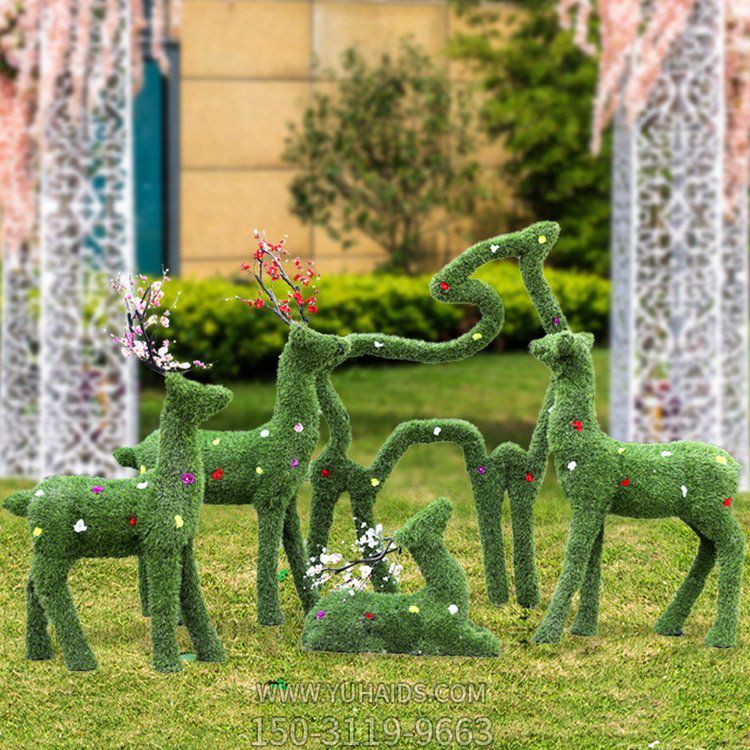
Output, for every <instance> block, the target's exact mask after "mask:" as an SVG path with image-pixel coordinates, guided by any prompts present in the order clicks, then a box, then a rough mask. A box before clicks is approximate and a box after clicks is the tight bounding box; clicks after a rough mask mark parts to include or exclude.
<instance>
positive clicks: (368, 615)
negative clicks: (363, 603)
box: [365, 612, 375, 620]
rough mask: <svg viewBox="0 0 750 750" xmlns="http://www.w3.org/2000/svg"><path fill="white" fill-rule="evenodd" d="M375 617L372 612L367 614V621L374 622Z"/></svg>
mask: <svg viewBox="0 0 750 750" xmlns="http://www.w3.org/2000/svg"><path fill="white" fill-rule="evenodd" d="M374 617H375V615H374V614H373V613H372V612H365V619H367V620H372V619H373V618H374Z"/></svg>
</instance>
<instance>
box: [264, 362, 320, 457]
mask: <svg viewBox="0 0 750 750" xmlns="http://www.w3.org/2000/svg"><path fill="white" fill-rule="evenodd" d="M271 422H272V424H273V425H274V426H275V427H276V428H277V429H278V430H279V431H280V434H282V435H287V434H288V435H289V436H290V437H293V438H294V446H295V451H296V453H295V456H296V457H297V458H298V459H299V460H300V461H302V460H303V458H305V457H307V458H309V456H310V454H312V452H313V450H314V449H315V446H316V444H317V442H318V434H319V428H320V408H319V404H318V394H317V389H316V376H315V375H314V374H312V373H308V372H305V371H303V370H300V368H299V367H297V366H296V365H295V364H294V362H293V361H292V360H291V358H290V357H287V352H286V351H284V352H283V353H282V355H281V358H280V359H279V370H278V376H277V378H276V405H275V406H274V410H273V417H272V418H271ZM300 427H301V429H300Z"/></svg>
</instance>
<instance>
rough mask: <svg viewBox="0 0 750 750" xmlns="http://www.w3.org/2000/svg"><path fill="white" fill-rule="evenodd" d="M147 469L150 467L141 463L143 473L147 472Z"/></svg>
mask: <svg viewBox="0 0 750 750" xmlns="http://www.w3.org/2000/svg"><path fill="white" fill-rule="evenodd" d="M147 471H148V469H147V468H146V467H145V466H144V465H143V464H141V468H140V472H141V474H145V473H146V472H147Z"/></svg>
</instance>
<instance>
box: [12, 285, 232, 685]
mask: <svg viewBox="0 0 750 750" xmlns="http://www.w3.org/2000/svg"><path fill="white" fill-rule="evenodd" d="M164 280H168V279H167V277H166V274H165V278H164ZM137 283H138V282H136V281H135V280H133V279H132V278H131V279H130V283H129V285H126V284H122V283H120V282H119V281H118V282H116V283H115V284H114V286H115V288H116V290H117V291H118V292H119V293H120V295H121V296H122V298H123V299H124V301H125V303H126V306H127V310H128V313H127V320H128V324H127V329H126V331H125V334H124V335H123V336H122V337H119V336H115V337H113V338H114V339H115V341H116V343H117V344H118V345H119V346H121V348H122V351H123V353H124V354H125V355H126V356H135V357H136V358H137V359H138V360H140V361H141V362H143V363H144V364H145V365H146V366H147V367H148V368H150V369H151V370H153V371H154V372H157V373H158V374H160V375H163V376H164V378H165V385H166V398H165V400H164V407H163V409H162V412H161V418H160V425H161V429H160V439H159V444H158V447H157V452H156V455H155V457H154V461H153V462H152V467H151V469H150V470H149V471H147V472H145V473H143V474H142V475H141V476H139V477H136V478H133V479H114V480H113V479H103V478H101V477H86V476H53V477H48V478H47V479H45V480H44V481H42V482H41V483H39V484H38V485H37V486H36V487H35V488H33V489H32V490H27V491H23V492H16V493H15V494H13V495H11V496H10V497H8V498H7V499H6V501H5V507H6V508H7V509H8V510H10V511H11V512H12V513H15V514H16V515H19V516H25V517H26V519H27V521H28V526H29V531H30V533H31V538H32V542H33V545H34V552H33V558H32V564H31V574H30V576H29V581H28V585H27V589H26V592H27V626H26V656H27V658H28V659H34V660H44V659H51V658H52V656H53V650H52V643H51V641H50V637H49V633H48V632H47V624H48V622H51V623H52V625H53V626H54V628H55V631H56V633H57V637H58V639H59V642H60V646H61V648H62V651H63V656H64V659H65V664H66V666H67V667H68V669H70V670H74V671H85V670H91V669H95V668H96V658H95V657H94V654H93V652H92V651H91V648H90V646H89V644H88V642H87V640H86V636H85V635H84V633H83V630H82V628H81V624H80V622H79V620H78V615H77V613H76V609H75V606H74V604H73V600H72V599H71V596H70V591H69V590H68V584H67V578H68V573H69V571H70V569H71V568H72V567H73V565H74V564H75V562H76V561H77V560H79V559H81V558H86V557H128V556H137V557H138V559H139V565H140V569H141V570H142V571H143V572H144V576H145V580H147V586H146V587H144V589H143V591H144V592H148V597H149V607H150V611H151V614H152V620H151V626H152V640H153V663H154V667H155V668H156V669H157V670H159V671H161V672H176V671H178V670H179V669H181V661H180V654H179V651H178V648H177V641H176V637H175V631H176V627H177V624H178V620H179V617H180V613H181V614H182V618H183V621H184V623H185V625H186V626H187V628H188V631H189V633H190V637H191V639H192V641H193V645H194V647H195V650H196V654H197V656H198V659H199V660H201V661H212V662H219V661H224V658H225V657H224V650H223V648H222V645H221V642H220V641H219V638H218V635H217V633H216V630H215V629H214V626H213V625H212V623H211V620H210V618H209V615H208V613H207V611H206V606H205V603H204V601H203V596H202V593H201V588H200V582H199V578H198V571H197V567H196V562H195V556H194V553H193V539H194V538H195V534H196V532H197V530H198V511H199V509H200V505H201V501H202V499H203V489H204V483H205V479H204V471H203V455H202V452H201V450H200V448H199V445H198V425H199V424H201V423H202V422H204V421H206V420H208V419H209V418H210V417H212V416H213V415H215V414H216V413H218V412H219V411H221V410H222V409H223V408H224V407H225V406H226V405H227V404H228V403H229V402H230V401H231V398H232V394H231V392H230V391H228V390H227V389H226V388H222V387H220V386H215V385H201V384H200V383H196V382H194V381H191V380H188V379H187V378H186V377H185V376H184V374H183V373H184V372H185V371H187V370H188V369H190V367H191V365H190V364H189V363H181V362H177V361H176V360H175V359H174V357H173V356H172V355H171V354H170V352H169V341H164V342H162V343H161V344H160V345H159V344H157V342H156V339H155V337H154V333H153V331H154V329H155V328H156V327H157V325H158V323H159V322H160V321H161V322H162V323H163V324H164V323H168V317H169V315H168V313H169V311H166V312H162V313H161V314H157V313H156V310H157V308H158V307H159V306H160V303H161V300H162V297H163V294H164V292H163V289H162V284H163V281H160V282H155V283H153V284H148V285H146V284H145V280H144V279H143V278H142V277H141V282H140V283H141V286H140V287H139V288H136V286H137ZM193 365H194V366H198V367H203V366H204V365H203V364H202V363H200V362H198V361H197V360H196V361H195V362H194V363H193Z"/></svg>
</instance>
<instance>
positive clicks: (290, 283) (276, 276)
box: [235, 229, 320, 326]
mask: <svg viewBox="0 0 750 750" xmlns="http://www.w3.org/2000/svg"><path fill="white" fill-rule="evenodd" d="M254 235H255V238H256V239H257V240H258V249H257V250H256V251H255V255H254V256H253V259H254V263H247V262H244V263H242V265H241V268H242V270H243V271H250V273H251V274H252V276H253V278H254V279H255V281H256V282H257V283H258V287H259V288H260V289H259V292H258V296H257V297H256V298H255V299H254V300H250V299H246V298H244V297H235V299H238V300H241V301H242V302H246V303H247V304H248V305H249V306H250V307H255V308H257V309H262V308H264V307H268V309H269V310H270V311H271V312H272V313H273V314H274V315H276V316H277V317H278V318H280V319H281V320H283V321H284V323H286V324H287V325H288V326H291V325H292V324H293V323H294V318H293V316H292V305H295V306H296V307H297V309H298V310H299V314H300V317H301V319H302V322H303V323H304V324H307V323H309V320H308V317H307V313H311V314H315V313H316V312H317V311H318V308H317V304H316V296H317V294H318V289H317V288H316V287H313V288H312V292H313V294H312V296H311V297H310V298H309V299H307V300H305V298H304V297H303V295H302V289H301V286H304V287H308V286H309V285H310V284H311V282H312V281H313V279H318V278H320V275H319V274H317V273H316V272H315V269H314V262H313V261H311V260H310V261H307V263H306V268H303V263H302V261H301V260H300V259H299V258H295V259H294V265H295V267H296V273H295V274H294V279H290V278H289V274H288V273H287V272H286V271H285V270H284V265H285V264H286V263H288V262H289V258H285V257H284V256H285V255H288V251H287V249H286V237H284V238H283V239H282V240H281V241H280V242H278V243H276V244H273V243H272V242H269V241H268V239H267V238H266V234H265V232H262V233H261V232H258V230H257V229H256V230H255V232H254ZM266 277H267V278H268V279H269V280H270V282H271V283H273V282H276V281H281V282H283V283H284V284H286V286H287V287H288V288H289V293H288V295H287V298H286V299H285V300H282V301H279V299H278V298H277V297H276V295H275V294H274V292H273V289H272V288H271V284H269V283H266ZM295 282H299V283H295ZM261 293H264V294H265V295H266V297H267V298H268V301H269V302H270V305H266V303H265V301H264V300H263V298H262V296H261Z"/></svg>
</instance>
